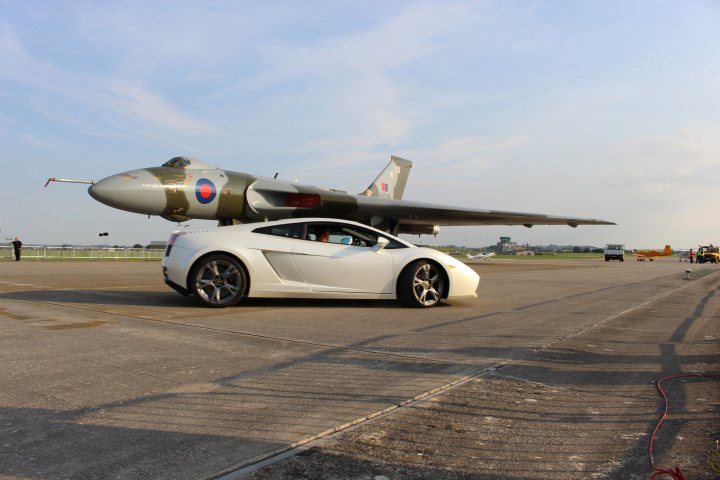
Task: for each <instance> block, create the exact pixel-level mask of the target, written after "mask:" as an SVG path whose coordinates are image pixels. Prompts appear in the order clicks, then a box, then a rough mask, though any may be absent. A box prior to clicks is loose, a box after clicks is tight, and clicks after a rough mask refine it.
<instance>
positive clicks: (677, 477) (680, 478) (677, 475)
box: [648, 373, 720, 480]
mask: <svg viewBox="0 0 720 480" xmlns="http://www.w3.org/2000/svg"><path fill="white" fill-rule="evenodd" d="M686 377H700V378H718V377H720V375H717V374H713V375H710V374H702V373H686V374H683V375H673V376H671V377H665V378H663V379H660V380H659V381H658V382H657V388H658V390H659V391H660V394H661V395H662V396H663V399H664V400H665V412H664V413H663V415H662V417H661V418H660V421H659V422H658V424H657V425H656V426H655V430H654V431H653V434H652V437H650V447H649V448H648V454H649V455H650V463H651V465H652V468H653V474H652V475H651V476H650V480H655V478H657V477H658V476H660V475H670V477H671V478H672V479H673V480H685V475H683V473H682V471H681V470H680V467H678V466H677V465H675V468H674V469H672V468H659V467H658V466H657V465H655V459H654V458H653V446H654V445H655V435H656V434H657V432H658V430H660V425H662V424H663V422H664V421H665V419H666V418H667V417H668V409H669V408H670V402H668V398H667V395H665V391H664V390H663V388H662V384H663V382H665V381H668V380H675V379H678V378H686Z"/></svg>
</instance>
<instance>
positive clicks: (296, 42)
mask: <svg viewBox="0 0 720 480" xmlns="http://www.w3.org/2000/svg"><path fill="white" fill-rule="evenodd" d="M391 154H394V155H398V156H401V157H404V158H408V159H410V160H412V161H413V163H414V167H413V170H412V173H411V176H410V181H409V183H408V187H407V189H406V192H405V198H407V199H411V200H418V201H425V202H436V203H442V204H447V205H458V206H468V207H476V208H479V209H487V208H489V209H502V210H517V211H524V212H537V213H548V214H556V215H568V216H579V217H594V218H602V219H607V220H611V221H615V222H617V223H618V226H613V227H590V226H588V227H579V228H577V229H571V228H568V227H560V226H554V227H551V226H546V227H534V228H532V229H526V228H524V227H453V228H448V227H446V228H443V229H442V231H441V233H440V235H439V236H438V237H437V238H436V239H432V237H423V241H424V242H425V243H431V244H451V243H455V244H466V245H489V244H493V243H495V242H496V241H497V239H498V237H499V236H501V235H503V236H510V237H512V238H513V240H516V241H518V242H520V243H526V242H528V243H531V244H547V243H555V244H582V245H585V244H590V245H602V244H604V243H606V242H624V243H626V244H627V245H628V247H631V248H645V247H662V246H663V245H665V244H666V243H670V244H671V245H673V247H676V248H689V247H695V246H697V244H698V243H707V242H720V229H719V228H718V218H719V216H720V195H718V192H719V190H718V189H719V186H720V3H718V2H717V1H688V2H676V1H652V2H650V1H603V2H600V1H598V2H574V1H572V2H571V1H562V2H561V1H523V2H515V1H481V2H464V1H457V2H455V1H437V2H433V1H429V2H422V1H414V2H403V1H394V2H381V1H377V2H373V1H369V2H368V1H362V2H361V1H357V2H350V1H333V2H322V1H316V2H290V1H288V2H276V1H268V2H237V1H227V2H225V1H220V0H215V1H208V2H192V1H188V2H181V1H173V2H164V1H120V2H113V1H103V2H95V1H64V2H49V1H48V2H42V1H32V0H25V1H9V0H0V158H1V159H2V166H3V173H2V175H3V177H2V178H4V179H5V180H6V181H5V182H4V183H5V185H4V188H3V189H2V192H1V193H0V205H2V206H1V207H0V208H1V209H2V210H1V214H0V229H1V230H0V236H2V239H3V240H4V239H5V238H7V237H11V236H15V235H18V236H20V238H21V239H23V241H24V242H25V243H27V244H31V243H38V244H39V243H47V244H60V243H77V244H93V243H97V242H98V240H99V238H98V236H97V233H98V232H103V231H107V232H109V233H110V236H109V237H108V239H107V241H108V242H110V243H111V244H133V243H141V244H146V243H149V242H150V241H151V240H164V239H166V238H167V236H168V234H169V232H170V231H172V230H173V229H175V228H176V227H177V225H176V224H173V223H171V222H168V221H166V220H163V219H160V218H157V217H153V218H150V219H148V218H147V217H144V216H141V215H137V214H132V213H127V212H122V211H119V210H114V209H111V208H109V207H106V206H104V205H102V204H99V203H97V202H95V201H94V200H93V199H92V198H91V197H90V196H89V195H88V194H87V190H86V188H85V187H84V186H82V185H72V184H54V185H51V186H50V187H48V188H43V184H44V183H45V180H46V179H47V178H48V177H52V176H55V177H64V178H81V179H96V180H97V179H100V178H103V177H106V176H109V175H111V174H114V173H118V172H120V171H126V170H131V169H135V168H141V167H147V166H157V165H160V164H161V163H163V162H165V161H166V160H167V159H169V158H171V157H174V156H177V155H190V156H193V157H197V158H199V159H201V160H203V161H205V162H207V163H210V164H213V165H216V166H218V167H220V168H224V169H228V170H234V171H240V172H249V173H254V174H259V175H269V176H272V175H273V174H274V173H275V172H280V176H281V177H282V178H285V179H292V180H296V179H297V180H298V181H300V182H306V183H310V184H314V185H325V186H330V187H334V188H340V189H343V190H348V191H353V192H359V191H361V190H362V189H364V188H365V187H366V186H367V184H368V183H369V181H370V180H372V179H373V178H374V177H375V175H376V174H377V173H378V172H379V171H380V170H381V169H382V168H383V167H384V166H385V164H386V163H387V161H388V160H389V156H390V155H391ZM191 225H193V226H197V227H201V226H202V227H205V226H209V225H210V223H208V222H199V221H194V222H191Z"/></svg>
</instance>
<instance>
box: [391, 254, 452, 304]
mask: <svg viewBox="0 0 720 480" xmlns="http://www.w3.org/2000/svg"><path fill="white" fill-rule="evenodd" d="M446 288H447V280H446V279H445V272H443V270H442V268H441V267H440V266H439V265H438V264H437V263H434V262H430V261H428V260H415V261H414V262H413V263H411V264H410V265H408V266H407V267H405V270H403V271H402V273H401V274H400V278H399V279H398V298H399V299H400V300H401V301H402V302H403V303H404V304H405V305H407V306H410V307H416V308H430V307H434V306H435V305H437V304H438V303H440V300H442V298H443V296H444V295H445V290H446Z"/></svg>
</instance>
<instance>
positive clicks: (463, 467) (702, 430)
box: [0, 258, 720, 480]
mask: <svg viewBox="0 0 720 480" xmlns="http://www.w3.org/2000/svg"><path fill="white" fill-rule="evenodd" d="M471 264H472V265H473V266H474V268H476V270H477V271H478V272H479V273H480V275H481V283H480V289H479V298H478V299H476V300H472V301H464V302H453V303H452V305H443V306H440V307H437V308H433V309H428V310H418V309H408V308H403V307H400V306H399V305H398V304H396V303H395V302H383V301H381V302H377V301H362V302H360V301H307V300H254V301H248V302H246V303H245V304H243V305H241V306H238V307H234V308H229V309H220V310H217V309H207V308H203V307H200V306H199V305H198V304H197V303H195V302H194V301H193V299H192V298H185V297H182V296H180V295H178V294H177V293H175V292H174V291H172V290H170V289H169V288H168V287H166V286H165V285H164V284H163V282H162V278H161V272H160V265H159V263H157V262H146V263H130V262H117V263H114V262H97V263H89V262H88V263H82V262H66V263H63V262H26V261H23V262H0V479H26V478H32V479H78V478H108V479H137V478H153V479H205V478H217V477H220V478H225V479H230V478H251V479H254V480H260V479H279V478H329V479H332V478H338V479H339V478H353V479H369V480H375V479H377V478H378V477H380V478H381V477H387V478H389V479H400V478H438V479H470V478H473V479H505V478H508V479H544V478H553V479H564V478H567V479H576V478H619V479H632V478H637V479H644V478H647V476H648V474H649V473H651V472H652V469H651V467H650V459H649V457H648V453H647V449H648V444H649V440H650V434H651V433H652V430H653V429H654V427H655V424H656V423H657V421H658V420H659V418H660V415H661V414H662V409H663V406H664V405H663V403H662V399H661V397H659V395H658V393H657V391H656V388H655V382H656V381H657V380H659V379H661V378H663V377H667V376H670V375H677V374H682V373H690V372H702V373H708V374H718V373H720V356H719V355H718V354H719V353H720V273H719V272H720V266H716V265H697V266H696V265H693V266H692V268H693V270H694V271H693V272H692V274H691V278H690V279H689V280H688V279H686V275H685V273H684V271H685V269H686V268H687V267H688V266H689V264H687V263H679V262H678V261H677V259H674V258H672V259H671V258H667V259H658V260H656V261H654V262H645V263H641V262H635V261H627V262H625V263H617V262H611V263H605V262H603V261H602V260H593V261H568V260H562V261H561V260H555V261H553V260H540V261H538V260H535V261H530V260H527V261H526V260H518V261H507V260H491V261H478V262H474V263H471ZM717 381H718V379H717V378H684V379H678V380H674V381H672V382H669V383H668V384H667V385H666V387H667V388H668V390H670V394H669V397H670V401H671V407H670V418H669V419H668V420H666V422H665V424H664V425H663V427H662V428H661V430H660V433H659V434H658V438H657V440H656V445H655V450H654V452H655V455H654V459H655V461H656V462H657V463H658V464H660V465H661V466H665V467H669V466H673V465H674V464H676V463H677V464H679V465H680V466H681V468H682V469H683V472H684V473H685V475H686V477H687V478H692V479H694V480H696V479H710V478H718V473H717V472H714V471H713V470H712V466H711V463H712V461H715V462H717V464H718V466H719V467H720V452H718V455H717V458H715V457H714V453H713V449H714V448H715V442H716V440H720V434H719V433H718V432H720V389H719V388H717V387H718V384H717ZM381 412H385V413H382V414H381ZM368 417H370V419H369V420H367V421H365V420H366V419H368ZM353 424H357V426H355V427H354V428H349V429H345V428H346V427H348V426H350V425H353ZM339 430H342V431H341V432H340V433H337V434H333V433H334V432H336V431H339ZM295 447H302V448H305V449H309V450H306V451H304V452H303V453H302V454H301V455H298V456H293V457H291V458H288V459H286V460H283V461H278V462H274V463H272V465H270V466H268V467H265V468H263V469H260V470H255V471H252V470H253V468H254V467H253V468H250V469H246V470H241V469H242V468H243V467H246V466H248V465H253V466H255V465H256V464H257V462H260V461H262V460H264V459H266V458H268V457H272V456H273V455H276V454H282V453H283V452H287V451H288V450H289V449H293V448H295ZM708 461H710V464H709V463H707V462H708ZM248 472H249V473H248Z"/></svg>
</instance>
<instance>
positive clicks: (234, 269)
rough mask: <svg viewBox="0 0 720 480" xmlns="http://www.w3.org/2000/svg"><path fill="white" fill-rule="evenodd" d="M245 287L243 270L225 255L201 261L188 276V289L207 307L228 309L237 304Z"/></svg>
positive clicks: (245, 277)
mask: <svg viewBox="0 0 720 480" xmlns="http://www.w3.org/2000/svg"><path fill="white" fill-rule="evenodd" d="M246 287H247V276H246V275H245V269H244V268H243V267H242V266H241V265H240V263H239V262H238V261H237V260H235V259H234V258H232V257H229V256H227V255H210V256H209V257H205V258H203V259H201V260H200V261H199V262H198V263H197V265H195V266H194V267H193V270H192V273H191V274H190V289H191V290H192V292H193V294H194V295H195V296H196V297H197V298H198V300H200V301H201V302H202V303H203V304H205V305H207V306H209V307H229V306H231V305H235V304H236V303H237V302H239V301H240V300H241V299H242V297H243V295H245V289H246Z"/></svg>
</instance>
